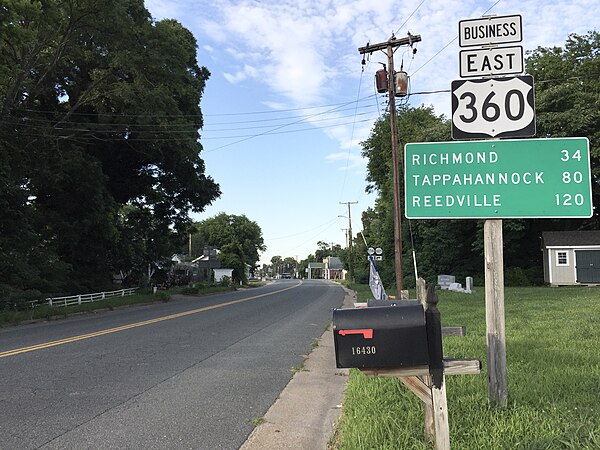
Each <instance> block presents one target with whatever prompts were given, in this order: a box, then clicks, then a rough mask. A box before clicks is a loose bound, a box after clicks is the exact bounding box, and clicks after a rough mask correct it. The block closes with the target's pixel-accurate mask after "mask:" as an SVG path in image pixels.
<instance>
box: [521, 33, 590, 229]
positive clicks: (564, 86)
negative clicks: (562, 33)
mask: <svg viewBox="0 0 600 450" xmlns="http://www.w3.org/2000/svg"><path fill="white" fill-rule="evenodd" d="M526 67H527V72H528V73H530V74H531V75H533V78H534V80H535V102H536V104H535V106H536V123H537V133H538V136H540V137H570V136H572V137H587V138H588V139H589V141H590V153H591V166H592V176H593V178H592V180H593V187H592V190H593V203H594V205H596V210H595V213H594V216H593V217H592V219H590V220H580V219H571V220H569V219H560V221H557V220H555V221H550V223H548V224H546V226H547V227H550V228H553V229H557V230H559V229H560V230H562V229H565V230H567V229H570V230H573V229H599V228H600V211H599V210H598V207H597V206H598V205H600V107H599V106H600V77H599V76H598V74H600V32H598V31H591V32H589V33H587V34H586V35H577V34H571V35H569V37H568V38H567V42H566V44H565V47H564V49H563V48H561V47H552V48H542V47H538V48H537V49H536V50H534V51H532V52H530V53H529V56H528V58H527V61H526Z"/></svg>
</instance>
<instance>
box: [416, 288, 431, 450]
mask: <svg viewBox="0 0 600 450" xmlns="http://www.w3.org/2000/svg"><path fill="white" fill-rule="evenodd" d="M417 300H419V302H420V303H421V304H422V305H423V307H427V285H426V284H425V280H424V279H423V278H417ZM419 378H420V379H421V381H422V382H423V384H425V385H426V386H427V387H428V389H431V376H430V375H423V376H421V377H419ZM423 414H424V416H425V440H426V441H428V442H433V441H434V439H435V424H434V421H433V403H432V401H431V400H430V401H425V400H424V401H423Z"/></svg>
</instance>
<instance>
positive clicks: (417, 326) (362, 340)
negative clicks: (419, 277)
mask: <svg viewBox="0 0 600 450" xmlns="http://www.w3.org/2000/svg"><path fill="white" fill-rule="evenodd" d="M333 336H334V345H335V359H336V365H337V367H340V368H350V367H356V368H359V369H381V368H406V367H416V366H427V365H429V362H430V358H429V351H428V345H427V329H426V321H425V310H424V308H423V305H421V304H420V303H419V302H416V301H409V300H403V301H399V302H397V303H396V306H376V307H371V308H355V309H334V310H333Z"/></svg>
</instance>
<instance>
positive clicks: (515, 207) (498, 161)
mask: <svg viewBox="0 0 600 450" xmlns="http://www.w3.org/2000/svg"><path fill="white" fill-rule="evenodd" d="M404 170H405V172H404V192H405V214H406V217H407V218H409V219H499V218H587V217H591V216H592V212H593V205H592V183H591V172H590V156H589V143H588V140H587V138H564V139H515V140H497V141H492V140H489V141H467V142H427V143H417V144H406V146H405V150H404Z"/></svg>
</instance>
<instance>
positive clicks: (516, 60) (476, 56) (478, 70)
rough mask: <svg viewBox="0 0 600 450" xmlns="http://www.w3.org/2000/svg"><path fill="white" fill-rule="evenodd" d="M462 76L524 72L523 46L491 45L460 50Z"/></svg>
mask: <svg viewBox="0 0 600 450" xmlns="http://www.w3.org/2000/svg"><path fill="white" fill-rule="evenodd" d="M458 61H459V67H460V76H461V78H468V77H483V76H493V75H510V74H518V73H523V47H522V46H520V45H518V46H512V47H490V48H481V49H469V50H461V51H460V52H459V59H458Z"/></svg>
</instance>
